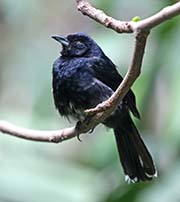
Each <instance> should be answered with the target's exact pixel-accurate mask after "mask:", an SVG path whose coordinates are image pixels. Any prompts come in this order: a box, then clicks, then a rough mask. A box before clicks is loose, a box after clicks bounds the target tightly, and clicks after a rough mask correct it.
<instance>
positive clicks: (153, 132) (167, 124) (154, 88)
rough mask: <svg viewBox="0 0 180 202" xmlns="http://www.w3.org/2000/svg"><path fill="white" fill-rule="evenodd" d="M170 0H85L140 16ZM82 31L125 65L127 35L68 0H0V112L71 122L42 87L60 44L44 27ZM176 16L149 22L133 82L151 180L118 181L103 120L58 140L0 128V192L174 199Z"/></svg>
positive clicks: (3, 201) (30, 123) (34, 201)
mask: <svg viewBox="0 0 180 202" xmlns="http://www.w3.org/2000/svg"><path fill="white" fill-rule="evenodd" d="M174 2H176V1H173V0H171V1H170V0H156V1H154V0H148V1H146V2H144V1H143V0H137V1H125V0H113V1H106V0H93V3H94V4H95V5H96V6H97V7H99V8H101V9H103V10H104V11H105V12H106V13H108V14H109V15H112V16H114V17H116V18H119V19H124V20H126V19H127V20H131V19H132V18H133V17H134V16H137V15H138V16H140V17H141V19H143V18H145V17H148V16H150V15H152V14H153V13H155V12H157V11H158V10H160V9H161V8H163V7H164V6H166V5H170V4H172V3H174ZM78 31H84V32H87V33H89V34H90V35H91V36H93V37H94V38H95V40H96V41H97V42H98V44H100V45H101V47H102V48H103V50H104V51H105V53H106V54H107V55H108V56H109V57H110V58H112V60H113V61H114V62H115V63H116V64H117V66H118V67H120V68H119V71H120V72H121V73H122V74H124V73H125V72H126V69H127V66H128V64H129V60H130V56H131V53H132V47H133V36H132V35H125V34H122V35H118V34H116V33H115V32H113V31H112V30H109V29H106V28H104V27H103V26H101V25H99V24H97V23H96V22H94V21H92V20H90V19H88V18H87V17H84V16H82V15H81V14H80V13H79V12H78V11H77V9H76V5H75V1H73V0H71V1H68V3H67V1H65V0H61V1H58V0H53V1H48V0H39V1H35V0H29V1H23V0H13V1H12V0H1V1H0V44H1V46H0V61H1V62H0V119H5V120H9V121H12V122H13V123H16V124H18V125H21V126H24V127H29V128H34V129H49V130H50V129H58V128H63V127H67V126H69V125H73V124H74V123H73V122H72V123H68V121H67V120H65V119H63V118H61V117H59V115H58V113H57V112H56V110H55V109H54V105H53V100H52V95H51V68H52V63H53V61H54V60H55V58H56V57H57V56H58V54H59V46H58V45H57V44H56V43H54V41H52V40H51V39H50V38H49V36H50V35H52V34H56V33H58V34H67V33H72V32H78ZM179 35H180V18H179V17H176V18H174V19H173V20H171V21H168V22H166V23H164V24H162V25H161V26H159V27H157V28H156V29H154V30H153V31H152V32H151V34H150V37H149V41H148V45H147V47H146V54H145V58H144V61H143V69H142V74H141V76H140V78H139V79H138V80H137V81H136V83H135V85H134V86H133V90H134V91H135V93H136V96H137V103H138V107H139V109H140V112H141V114H142V120H141V121H138V122H137V125H138V128H139V129H140V131H141V134H142V135H143V138H144V139H145V141H146V142H147V144H148V146H149V148H150V150H151V152H152V154H153V156H154V159H155V162H156V165H157V168H158V170H159V177H158V178H157V179H155V180H154V181H153V182H150V183H139V184H131V185H128V184H126V183H125V182H124V176H123V172H122V169H121V168H120V165H119V161H118V155H117V150H116V147H115V141H114V137H113V134H112V131H111V130H106V129H105V128H104V127H103V126H99V127H98V128H96V130H95V132H94V133H93V134H91V135H85V136H82V142H81V143H80V142H78V141H77V139H73V140H70V141H67V142H64V143H62V144H59V145H53V144H45V143H37V142H28V141H25V140H20V139H16V138H12V137H10V136H6V135H1V136H0V162H1V167H0V202H24V201H26V202H40V201H43V202H49V201H51V202H59V201H64V202H84V201H86V202H120V201H126V202H128V201H131V202H143V201H146V202H156V201H163V202H169V201H173V202H179V201H180V193H179V187H180V183H179V182H180V157H179V155H180V109H179V103H180V93H179V86H180V79H179V74H178V72H179V68H180V57H179V50H180V40H179Z"/></svg>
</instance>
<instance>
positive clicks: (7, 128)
mask: <svg viewBox="0 0 180 202" xmlns="http://www.w3.org/2000/svg"><path fill="white" fill-rule="evenodd" d="M76 2H77V8H78V10H79V11H81V13H82V14H84V15H87V16H88V17H90V18H92V19H93V20H95V21H97V22H98V23H101V24H102V25H104V26H105V27H107V28H111V29H113V30H114V31H116V32H118V33H134V36H135V43H134V51H133V55H132V59H131V62H130V65H129V67H128V71H127V73H126V75H125V77H124V79H123V81H122V83H121V84H120V85H119V87H118V88H117V90H116V91H115V92H114V94H113V95H112V96H111V97H110V98H109V99H108V100H107V101H105V102H103V103H101V104H99V105H97V106H96V107H95V108H93V109H87V110H86V113H87V117H86V119H85V120H84V121H83V122H81V123H80V122H78V123H77V124H76V126H75V127H72V128H65V129H62V130H56V131H38V130H31V129H26V128H21V127H17V126H16V125H13V124H11V123H8V122H6V121H2V120H0V131H1V132H2V133H6V134H9V135H12V136H15V137H19V138H23V139H27V140H33V141H41V142H53V143H59V142H62V141H65V140H68V139H71V138H73V137H75V136H79V135H80V134H82V133H86V132H88V131H90V130H91V129H93V128H95V127H96V126H97V125H98V124H99V123H101V122H102V121H103V120H104V119H106V118H107V117H108V116H109V115H110V114H111V113H112V111H113V110H114V109H115V108H116V106H117V104H118V103H119V102H120V101H121V100H122V99H123V97H124V96H125V95H126V93H127V92H128V90H129V89H130V88H131V86H132V85H133V83H134V82H135V80H136V79H137V78H138V76H139V75H140V72H141V66H142V60H143V55H144V50H145V46H146V41H147V37H148V34H149V32H150V30H151V29H152V28H154V27H156V26H157V25H159V24H161V23H163V22H165V21H167V20H169V19H171V18H173V17H175V16H177V15H179V14H180V2H178V3H176V4H174V5H172V6H168V7H166V8H164V9H162V10H161V11H160V12H158V13H156V14H155V15H152V16H151V17H149V18H146V19H144V20H141V21H139V22H133V21H120V20H116V19H114V18H112V17H110V16H108V15H106V14H105V13H104V12H103V11H101V10H99V9H96V8H94V7H93V6H92V5H91V4H90V3H89V2H88V1H87V0H76Z"/></svg>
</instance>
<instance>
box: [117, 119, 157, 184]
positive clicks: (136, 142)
mask: <svg viewBox="0 0 180 202" xmlns="http://www.w3.org/2000/svg"><path fill="white" fill-rule="evenodd" d="M124 120H125V123H121V124H120V126H118V127H116V128H115V129H114V133H115V137H116V142H117V147H118V151H119V155H120V160H121V163H122V167H123V169H124V173H125V175H126V177H125V178H126V180H127V181H128V182H138V181H146V180H152V179H153V178H154V177H156V176H157V172H156V168H155V166H154V163H153V160H152V157H151V154H150V153H149V151H148V149H147V147H146V146H145V144H144V142H143V140H142V138H141V137H140V135H139V133H138V130H137V129H136V127H135V125H134V123H133V122H132V120H131V118H130V116H128V117H127V118H126V119H124Z"/></svg>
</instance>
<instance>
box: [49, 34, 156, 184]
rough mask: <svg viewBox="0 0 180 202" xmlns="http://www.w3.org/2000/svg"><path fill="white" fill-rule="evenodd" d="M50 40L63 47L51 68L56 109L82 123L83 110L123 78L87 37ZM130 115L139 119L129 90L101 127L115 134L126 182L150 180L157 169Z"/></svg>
mask: <svg viewBox="0 0 180 202" xmlns="http://www.w3.org/2000/svg"><path fill="white" fill-rule="evenodd" d="M52 38H53V39H55V40H56V41H58V42H60V43H61V45H62V51H61V56H60V57H59V58H58V59H57V60H56V61H55V62H54V64H53V96H54V103H55V106H56V108H57V110H58V111H59V113H60V114H61V115H62V116H66V117H69V116H70V117H74V118H76V119H77V120H82V119H83V118H84V117H85V114H84V110H86V109H89V108H93V107H95V106H96V105H97V104H99V103H101V102H103V101H105V100H107V99H108V98H109V97H110V96H111V95H112V93H113V92H114V91H115V90H116V88H117V87H118V85H119V84H120V83H121V81H122V79H123V78H122V77H121V75H120V74H119V73H118V71H117V69H116V66H115V65H114V64H113V62H112V61H111V60H110V59H109V58H108V57H107V56H106V55H105V54H104V53H103V51H102V49H101V48H100V47H99V46H98V45H97V43H96V42H95V41H94V40H93V39H92V38H91V37H89V36H88V35H87V34H85V33H76V34H70V35H68V36H66V37H64V36H58V35H56V36H52ZM130 112H132V114H133V115H134V116H135V117H136V118H140V115H139V112H138V110H137V108H136V100H135V95H134V93H133V92H132V90H129V92H128V93H127V95H126V96H125V97H124V99H123V100H122V101H121V102H120V103H119V105H118V106H117V108H116V110H115V111H114V112H113V113H112V114H111V115H110V116H109V117H108V118H107V119H106V120H105V121H104V122H103V124H104V125H105V126H107V127H109V128H113V130H114V134H115V138H116V143H117V147H118V151H119V156H120V160H121V164H122V167H123V170H124V173H125V180H126V181H128V182H138V181H146V180H152V179H153V178H154V177H156V176H157V172H156V168H155V166H154V163H153V160H152V157H151V155H150V153H149V151H148V149H147V148H146V146H145V144H144V142H143V140H142V138H141V137H140V135H139V132H138V130H137V128H136V127H135V125H134V123H133V121H132V119H131V117H130Z"/></svg>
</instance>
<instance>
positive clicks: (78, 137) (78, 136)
mask: <svg viewBox="0 0 180 202" xmlns="http://www.w3.org/2000/svg"><path fill="white" fill-rule="evenodd" d="M77 139H78V140H79V142H82V140H81V139H80V134H78V135H77Z"/></svg>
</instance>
